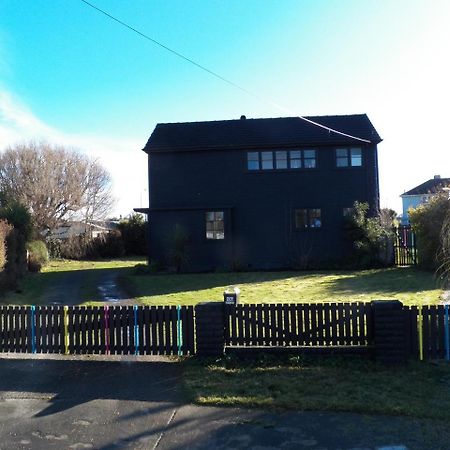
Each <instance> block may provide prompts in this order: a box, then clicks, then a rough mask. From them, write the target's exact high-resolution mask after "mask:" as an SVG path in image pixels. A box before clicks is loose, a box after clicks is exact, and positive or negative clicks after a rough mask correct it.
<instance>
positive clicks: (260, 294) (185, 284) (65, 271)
mask: <svg viewBox="0 0 450 450" xmlns="http://www.w3.org/2000/svg"><path fill="white" fill-rule="evenodd" d="M143 262H144V259H143V258H129V259H120V260H101V261H70V260H54V261H51V262H50V263H49V264H48V265H47V266H46V267H45V268H44V269H43V271H42V273H38V274H29V275H28V276H27V277H26V278H25V280H24V281H23V282H22V283H21V286H20V288H19V289H18V291H16V292H10V293H8V294H6V295H4V296H3V297H0V302H1V303H8V304H28V305H29V304H34V305H39V304H46V303H48V302H49V299H54V298H55V296H56V297H57V296H58V295H59V296H61V295H66V293H67V295H70V296H71V299H70V300H71V302H72V303H74V302H75V303H80V304H96V302H100V301H101V297H100V295H99V292H98V289H97V286H98V283H99V281H100V280H101V279H102V277H105V276H106V275H108V274H111V273H112V272H114V274H115V276H117V278H118V281H119V284H120V286H121V287H122V289H123V290H124V291H125V292H126V293H127V294H128V295H129V297H130V298H135V302H136V304H144V305H194V304H196V303H199V302H204V301H222V299H223V291H224V289H225V288H227V287H228V286H230V285H237V286H239V288H240V289H241V298H240V300H241V302H242V303H259V302H264V303H281V302H288V303H289V302H291V303H303V302H305V303H313V302H344V301H345V302H350V301H371V300H376V299H398V300H401V301H402V302H403V303H404V304H406V305H412V304H437V303H439V302H440V296H441V294H442V291H441V290H440V289H438V288H437V287H436V282H435V279H434V277H433V274H432V273H430V272H423V271H420V270H417V269H414V268H390V269H374V270H362V271H326V272H325V271H324V272H238V273H230V272H222V273H203V274H179V275H177V274H154V275H138V274H137V273H136V271H135V270H134V269H133V267H134V266H135V265H136V264H138V263H143ZM55 292H56V293H55ZM61 292H62V293H63V294H61Z"/></svg>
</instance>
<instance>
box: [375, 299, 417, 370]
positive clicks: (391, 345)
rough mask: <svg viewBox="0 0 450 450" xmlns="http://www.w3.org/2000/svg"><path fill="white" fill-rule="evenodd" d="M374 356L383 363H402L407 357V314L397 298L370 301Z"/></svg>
mask: <svg viewBox="0 0 450 450" xmlns="http://www.w3.org/2000/svg"><path fill="white" fill-rule="evenodd" d="M371 306H372V313H373V314H372V317H373V331H374V343H375V358H376V360H377V361H379V362H382V363H384V364H402V363H405V362H406V360H407V358H408V356H409V355H408V348H409V345H408V344H409V343H408V340H409V335H408V333H407V327H406V326H405V325H406V322H405V321H406V319H407V315H406V314H405V312H404V310H403V304H402V303H401V302H400V301H398V300H376V301H373V302H371Z"/></svg>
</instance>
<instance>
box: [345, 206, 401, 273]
mask: <svg viewBox="0 0 450 450" xmlns="http://www.w3.org/2000/svg"><path fill="white" fill-rule="evenodd" d="M368 212H369V205H368V204H367V203H361V202H355V203H354V204H353V212H352V214H351V215H350V216H349V217H347V218H346V223H345V232H346V235H347V238H348V239H349V240H350V241H351V242H352V244H353V248H354V252H353V254H352V255H351V257H350V258H349V261H348V262H349V264H350V265H351V266H353V267H356V268H371V267H380V266H387V265H390V264H392V256H393V253H392V239H393V225H394V224H393V222H392V221H391V220H389V217H392V214H389V213H388V212H386V211H383V213H382V214H379V215H377V216H374V217H368ZM392 220H393V219H392Z"/></svg>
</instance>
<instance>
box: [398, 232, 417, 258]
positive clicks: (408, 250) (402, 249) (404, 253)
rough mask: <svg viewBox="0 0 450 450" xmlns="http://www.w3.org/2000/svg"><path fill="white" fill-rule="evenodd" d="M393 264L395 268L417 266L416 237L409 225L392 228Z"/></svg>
mask: <svg viewBox="0 0 450 450" xmlns="http://www.w3.org/2000/svg"><path fill="white" fill-rule="evenodd" d="M394 234H395V237H394V264H395V265H396V266H411V265H415V264H417V245H416V244H417V242H416V235H415V234H414V233H413V231H412V229H411V225H401V226H399V227H397V228H394Z"/></svg>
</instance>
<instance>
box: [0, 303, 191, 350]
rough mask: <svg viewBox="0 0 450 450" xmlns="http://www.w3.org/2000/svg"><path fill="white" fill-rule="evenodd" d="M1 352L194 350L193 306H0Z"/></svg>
mask: <svg viewBox="0 0 450 450" xmlns="http://www.w3.org/2000/svg"><path fill="white" fill-rule="evenodd" d="M0 352H22V353H25V352H27V353H66V354H112V355H130V354H135V355H156V354H157V355H176V354H180V355H181V354H183V355H187V354H191V355H192V354H194V308H193V307H192V306H181V307H180V306H178V307H177V306H151V307H150V306H109V307H108V306H104V307H103V306H98V307H96V306H93V307H90V306H87V307H84V306H71V307H67V306H66V307H62V306H36V307H34V306H31V307H25V306H0Z"/></svg>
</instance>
